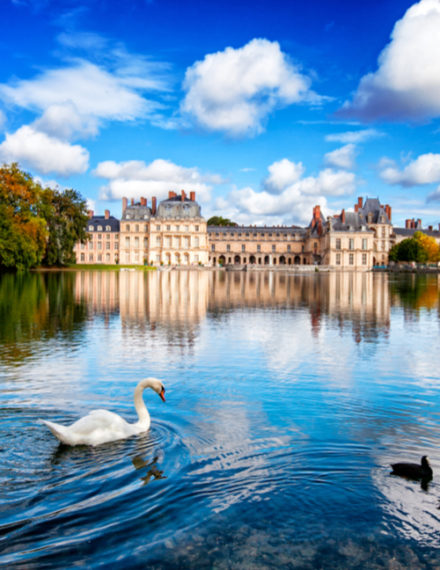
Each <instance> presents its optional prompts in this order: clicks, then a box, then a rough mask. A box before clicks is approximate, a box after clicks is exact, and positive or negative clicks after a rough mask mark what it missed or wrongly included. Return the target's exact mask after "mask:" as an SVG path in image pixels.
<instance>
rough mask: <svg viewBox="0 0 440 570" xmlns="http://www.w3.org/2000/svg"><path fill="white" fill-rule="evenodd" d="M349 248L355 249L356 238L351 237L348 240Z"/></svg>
mask: <svg viewBox="0 0 440 570" xmlns="http://www.w3.org/2000/svg"><path fill="white" fill-rule="evenodd" d="M348 249H354V239H353V238H350V239H349V240H348Z"/></svg>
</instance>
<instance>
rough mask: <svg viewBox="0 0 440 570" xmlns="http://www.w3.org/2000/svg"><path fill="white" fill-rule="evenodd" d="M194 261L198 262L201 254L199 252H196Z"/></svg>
mask: <svg viewBox="0 0 440 570" xmlns="http://www.w3.org/2000/svg"><path fill="white" fill-rule="evenodd" d="M194 261H195V262H196V263H198V262H199V256H198V255H197V253H196V254H195V256H194Z"/></svg>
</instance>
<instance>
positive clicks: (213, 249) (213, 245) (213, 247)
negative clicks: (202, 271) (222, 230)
mask: <svg viewBox="0 0 440 570" xmlns="http://www.w3.org/2000/svg"><path fill="white" fill-rule="evenodd" d="M211 251H215V243H213V244H212V245H211Z"/></svg>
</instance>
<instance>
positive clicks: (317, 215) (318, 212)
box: [315, 204, 321, 220]
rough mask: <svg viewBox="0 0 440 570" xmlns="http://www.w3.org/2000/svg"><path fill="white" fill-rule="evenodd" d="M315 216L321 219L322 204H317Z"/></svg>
mask: <svg viewBox="0 0 440 570" xmlns="http://www.w3.org/2000/svg"><path fill="white" fill-rule="evenodd" d="M315 218H316V220H320V219H321V206H320V205H319V204H318V205H317V206H315Z"/></svg>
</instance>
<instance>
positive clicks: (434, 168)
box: [379, 153, 440, 186]
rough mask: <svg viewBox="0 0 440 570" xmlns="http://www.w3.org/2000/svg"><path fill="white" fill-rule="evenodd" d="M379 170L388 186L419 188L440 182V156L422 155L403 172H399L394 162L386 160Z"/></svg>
mask: <svg viewBox="0 0 440 570" xmlns="http://www.w3.org/2000/svg"><path fill="white" fill-rule="evenodd" d="M379 168H380V177H381V178H382V180H384V181H385V182H388V184H400V185H401V186H417V185H421V184H432V183H433V182H440V154H433V153H428V154H421V155H420V156H419V157H417V158H416V159H415V160H413V161H412V162H410V163H409V164H408V165H407V166H405V168H404V169H403V170H399V168H398V167H397V165H396V163H395V162H394V161H392V160H390V159H388V158H384V159H382V160H381V162H380V164H379Z"/></svg>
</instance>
